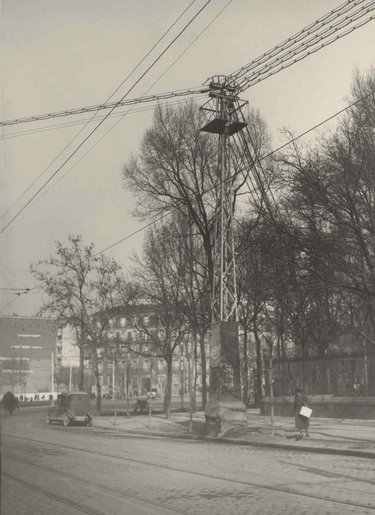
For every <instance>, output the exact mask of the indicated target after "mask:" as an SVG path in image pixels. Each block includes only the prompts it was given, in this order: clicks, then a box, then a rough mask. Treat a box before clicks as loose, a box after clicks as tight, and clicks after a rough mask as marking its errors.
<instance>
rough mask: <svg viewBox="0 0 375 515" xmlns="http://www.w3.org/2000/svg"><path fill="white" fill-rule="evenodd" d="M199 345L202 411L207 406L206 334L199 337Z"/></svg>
mask: <svg viewBox="0 0 375 515" xmlns="http://www.w3.org/2000/svg"><path fill="white" fill-rule="evenodd" d="M199 345H200V351H201V365H202V409H203V410H205V409H206V404H207V359H206V349H205V346H204V333H203V334H200V335H199Z"/></svg>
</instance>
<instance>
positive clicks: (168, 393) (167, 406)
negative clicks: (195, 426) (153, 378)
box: [163, 356, 172, 418]
mask: <svg viewBox="0 0 375 515" xmlns="http://www.w3.org/2000/svg"><path fill="white" fill-rule="evenodd" d="M166 361H167V382H166V385H165V395H164V404H163V411H164V413H165V418H171V399H172V356H168V358H167V360H166Z"/></svg>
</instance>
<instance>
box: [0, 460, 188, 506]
mask: <svg viewBox="0 0 375 515" xmlns="http://www.w3.org/2000/svg"><path fill="white" fill-rule="evenodd" d="M2 455H3V456H4V457H7V458H8V459H11V460H14V461H18V462H19V463H22V464H24V465H31V466H33V467H36V468H40V469H42V470H44V471H47V472H51V473H54V474H59V475H60V476H63V477H66V478H71V479H74V480H75V481H79V482H80V483H84V484H86V485H89V486H94V487H95V489H100V490H102V491H105V492H108V493H110V494H115V495H117V496H119V497H124V498H131V499H135V500H137V501H141V502H143V503H147V504H150V505H152V506H156V507H158V508H163V509H167V510H168V511H169V512H171V513H172V512H173V513H178V514H180V515H187V512H186V511H182V510H179V509H177V508H176V507H174V506H170V505H169V504H166V503H160V502H156V501H153V500H152V499H150V498H148V497H144V496H140V495H136V494H133V493H130V492H128V491H126V492H124V491H123V490H119V489H118V488H113V487H110V486H104V485H102V484H100V483H97V482H95V481H91V480H88V479H84V478H82V476H78V475H73V474H72V473H67V472H64V471H62V470H60V469H56V468H54V467H47V466H45V465H40V464H37V463H35V462H34V461H31V460H26V459H24V458H19V457H16V456H12V455H11V454H9V453H8V452H5V453H2ZM4 476H8V477H10V478H11V479H14V480H17V481H20V482H21V483H23V484H25V485H26V486H28V487H30V488H34V490H37V491H41V492H42V493H45V492H46V490H45V489H43V488H40V487H39V486H35V485H32V484H31V483H29V482H28V481H25V480H23V479H19V478H15V477H14V476H11V475H10V474H8V473H6V472H5V473H4ZM49 497H51V498H55V497H56V495H55V494H51V496H49ZM57 497H59V496H57ZM61 499H65V498H63V497H62V498H61ZM61 502H63V501H61ZM66 504H69V503H66ZM73 504H74V503H73ZM75 504H79V503H75ZM82 506H83V505H82ZM80 509H81V511H85V510H84V509H83V508H80ZM88 510H90V508H89V509H88ZM87 513H90V514H91V511H88V512H87ZM94 513H95V515H96V514H100V515H103V514H102V512H95V511H94Z"/></svg>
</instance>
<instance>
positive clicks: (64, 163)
mask: <svg viewBox="0 0 375 515" xmlns="http://www.w3.org/2000/svg"><path fill="white" fill-rule="evenodd" d="M211 1H212V0H207V1H206V3H205V4H204V5H203V7H201V8H200V9H199V11H198V12H197V13H195V14H194V16H193V17H192V18H191V19H190V20H189V22H188V23H187V24H186V25H185V26H184V27H183V29H182V30H181V31H180V32H179V33H178V34H177V36H175V38H174V39H173V40H172V41H171V42H170V43H169V44H168V45H167V47H166V48H165V49H164V50H163V51H162V52H161V53H160V54H159V56H158V57H157V58H156V59H155V60H154V61H153V62H152V63H151V65H150V66H149V67H148V68H147V69H146V71H144V72H143V73H142V75H141V76H140V77H139V78H138V79H137V80H136V82H135V83H134V84H133V85H132V86H131V87H130V88H129V89H128V91H127V92H126V93H125V95H123V97H122V98H121V99H120V101H119V102H121V101H122V100H124V99H125V97H126V96H127V95H128V94H129V93H130V92H131V91H132V90H133V89H134V88H135V86H136V85H137V84H138V83H139V82H140V81H141V80H142V79H143V77H144V76H145V75H146V74H147V73H148V72H149V71H150V70H151V68H152V67H153V66H154V65H155V64H156V63H157V62H158V61H159V60H160V59H161V58H162V56H163V55H164V54H165V53H166V52H167V50H168V49H169V48H170V47H171V46H172V45H173V44H174V43H175V42H176V41H177V39H178V38H179V37H180V36H181V35H182V34H183V33H184V32H185V30H186V29H187V28H188V27H189V26H190V25H191V24H192V23H193V21H194V20H195V19H196V18H197V17H198V16H199V15H200V14H201V12H202V11H203V10H204V9H205V8H206V7H207V5H208V4H209V3H210V2H211ZM119 102H118V103H117V104H116V105H115V106H114V107H112V109H111V110H110V111H109V113H107V115H106V116H105V117H104V118H103V119H102V120H101V121H100V122H99V123H98V124H97V125H96V127H95V128H94V129H92V130H91V131H90V132H89V134H88V135H87V136H86V137H85V138H84V139H83V141H82V142H81V143H80V144H79V145H78V146H77V147H76V148H75V150H74V151H73V152H71V153H70V154H69V156H68V157H67V158H66V159H65V160H64V161H63V163H62V164H61V165H60V166H59V167H58V168H57V170H55V172H54V173H53V174H52V175H51V176H50V177H49V178H48V180H47V181H45V182H44V183H43V185H42V186H41V187H40V188H39V189H38V190H37V192H36V193H35V194H34V195H33V196H32V197H31V198H30V199H29V200H28V201H27V202H26V204H24V206H23V207H22V208H21V209H20V210H19V211H18V212H17V213H16V214H15V215H14V216H13V217H12V219H11V220H10V221H9V222H8V223H7V224H6V225H5V226H3V227H2V228H1V230H0V234H3V232H4V231H5V230H6V229H7V228H8V227H9V226H10V225H11V224H12V223H13V222H14V221H15V220H16V219H17V218H18V216H19V215H20V214H21V213H22V212H23V211H24V210H25V209H26V208H27V206H28V205H29V204H30V203H31V202H32V201H33V200H34V198H35V197H36V196H37V195H38V194H39V193H40V192H41V191H42V190H43V189H44V188H45V187H46V186H47V184H48V183H49V182H50V181H51V180H52V179H53V178H54V177H55V176H56V175H57V174H58V173H59V172H60V170H61V169H62V168H63V167H64V166H65V165H66V163H68V161H70V159H71V158H72V157H73V156H74V155H75V154H76V153H77V152H78V150H80V148H81V147H82V146H83V145H84V144H85V143H86V141H87V140H88V139H89V138H90V137H91V136H92V135H93V134H94V133H95V132H96V131H97V130H98V129H99V127H100V126H101V125H102V124H103V123H104V121H105V120H106V119H107V118H108V116H109V115H110V114H111V113H112V112H113V111H114V109H115V108H116V107H118V104H119Z"/></svg>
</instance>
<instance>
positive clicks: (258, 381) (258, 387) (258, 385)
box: [254, 325, 262, 408]
mask: <svg viewBox="0 0 375 515" xmlns="http://www.w3.org/2000/svg"><path fill="white" fill-rule="evenodd" d="M254 338H255V352H256V364H257V366H256V378H255V399H254V400H255V407H256V408H259V407H260V402H261V400H262V345H261V342H260V338H259V333H258V329H257V327H256V326H255V325H254Z"/></svg>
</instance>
